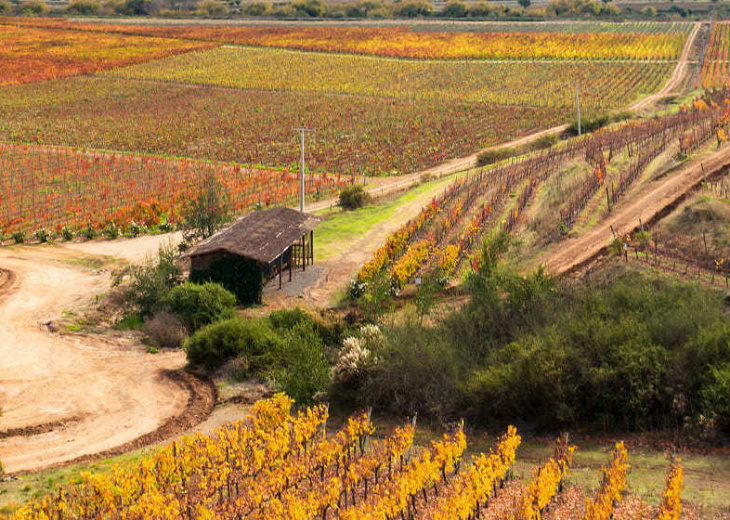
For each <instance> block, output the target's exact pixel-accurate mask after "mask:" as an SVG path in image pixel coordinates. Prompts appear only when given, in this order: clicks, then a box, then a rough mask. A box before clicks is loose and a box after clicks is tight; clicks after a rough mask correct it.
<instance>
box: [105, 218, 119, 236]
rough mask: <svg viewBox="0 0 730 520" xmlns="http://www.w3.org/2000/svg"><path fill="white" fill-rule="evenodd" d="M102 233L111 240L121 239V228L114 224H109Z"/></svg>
mask: <svg viewBox="0 0 730 520" xmlns="http://www.w3.org/2000/svg"><path fill="white" fill-rule="evenodd" d="M102 233H103V234H104V235H106V236H107V237H108V238H109V240H114V239H116V238H119V226H117V225H116V224H115V223H114V222H109V223H108V224H107V225H106V226H105V227H104V229H103V230H102Z"/></svg>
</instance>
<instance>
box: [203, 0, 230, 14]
mask: <svg viewBox="0 0 730 520" xmlns="http://www.w3.org/2000/svg"><path fill="white" fill-rule="evenodd" d="M228 12H229V9H228V6H227V5H226V4H224V3H223V2H219V1H218V0H201V1H200V2H198V5H197V13H198V14H200V15H202V16H226V15H227V14H228Z"/></svg>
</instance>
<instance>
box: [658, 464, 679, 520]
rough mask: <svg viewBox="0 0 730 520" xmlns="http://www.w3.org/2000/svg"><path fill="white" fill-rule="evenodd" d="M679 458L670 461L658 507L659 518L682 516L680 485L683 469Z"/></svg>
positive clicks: (667, 518)
mask: <svg viewBox="0 0 730 520" xmlns="http://www.w3.org/2000/svg"><path fill="white" fill-rule="evenodd" d="M681 462H682V461H681V460H680V459H676V460H673V461H672V465H671V467H670V468H669V474H668V475H667V482H666V486H665V488H664V495H663V496H662V504H661V506H660V507H659V517H658V518H659V520H679V518H680V517H681V516H682V486H683V485H684V482H683V480H684V470H683V469H682V464H681Z"/></svg>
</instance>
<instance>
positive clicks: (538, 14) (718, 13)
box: [0, 0, 730, 21]
mask: <svg viewBox="0 0 730 520" xmlns="http://www.w3.org/2000/svg"><path fill="white" fill-rule="evenodd" d="M517 3H518V4H519V5H517V6H514V7H510V6H506V5H503V4H498V3H496V2H486V1H480V2H469V3H467V2H464V1H462V0H448V1H447V2H445V3H443V2H441V3H438V4H434V3H432V2H430V1H429V0H395V1H391V0H357V1H344V2H326V1H325V0H292V1H289V2H265V1H257V0H252V1H251V0H106V1H102V0H71V1H70V2H68V3H66V2H48V3H46V2H44V1H43V0H24V1H21V0H15V1H13V2H11V1H9V0H0V14H2V15H23V16H33V15H42V14H53V15H58V14H70V15H74V16H77V15H82V16H160V17H169V18H176V17H191V16H196V17H203V18H236V17H263V18H278V19H333V20H345V19H372V20H381V19H393V18H396V19H398V18H400V19H413V18H444V19H450V20H453V19H477V20H550V19H555V18H560V19H602V20H612V21H613V20H623V19H644V20H651V19H661V20H671V19H686V18H697V17H702V18H703V19H706V18H707V16H708V4H701V8H700V7H698V9H697V10H694V11H693V9H692V8H688V7H680V6H677V5H674V4H671V5H670V6H669V8H667V9H661V8H660V9H657V7H655V6H653V5H647V6H645V7H642V8H635V7H628V6H627V7H619V6H618V5H615V4H613V3H611V2H610V0H603V1H596V0H552V1H550V2H549V3H548V4H546V5H545V4H542V5H540V6H534V5H532V0H517ZM657 5H659V6H660V7H661V4H657ZM709 6H710V7H709V9H710V10H711V11H712V12H713V13H714V16H715V18H718V19H723V18H728V17H730V2H713V3H712V4H709Z"/></svg>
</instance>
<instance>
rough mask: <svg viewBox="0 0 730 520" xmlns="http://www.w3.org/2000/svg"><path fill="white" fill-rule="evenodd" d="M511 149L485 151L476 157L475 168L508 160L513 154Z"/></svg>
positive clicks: (513, 151)
mask: <svg viewBox="0 0 730 520" xmlns="http://www.w3.org/2000/svg"><path fill="white" fill-rule="evenodd" d="M515 152H516V151H515V150H514V149H513V148H497V149H495V150H485V151H483V152H481V153H480V154H479V155H478V156H477V166H487V165H489V164H494V163H496V162H499V161H504V160H505V159H509V158H510V157H512V156H513V155H514V154H515Z"/></svg>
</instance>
